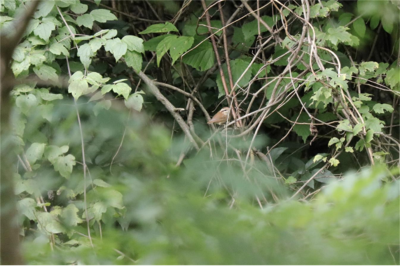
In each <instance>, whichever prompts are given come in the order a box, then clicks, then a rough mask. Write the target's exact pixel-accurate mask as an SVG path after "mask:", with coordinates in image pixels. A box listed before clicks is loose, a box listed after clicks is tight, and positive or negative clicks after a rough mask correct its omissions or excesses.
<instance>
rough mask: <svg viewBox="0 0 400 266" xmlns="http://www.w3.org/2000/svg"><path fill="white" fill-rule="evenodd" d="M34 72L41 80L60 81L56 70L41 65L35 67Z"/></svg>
mask: <svg viewBox="0 0 400 266" xmlns="http://www.w3.org/2000/svg"><path fill="white" fill-rule="evenodd" d="M33 72H35V74H36V75H38V77H39V78H40V79H41V80H51V81H54V82H57V81H58V75H57V73H56V70H55V69H54V68H52V67H50V66H47V65H41V66H37V67H34V68H33Z"/></svg>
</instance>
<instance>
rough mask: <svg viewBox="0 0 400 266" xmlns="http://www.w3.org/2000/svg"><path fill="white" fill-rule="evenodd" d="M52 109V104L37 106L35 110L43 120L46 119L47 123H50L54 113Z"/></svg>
mask: <svg viewBox="0 0 400 266" xmlns="http://www.w3.org/2000/svg"><path fill="white" fill-rule="evenodd" d="M60 96H61V95H60ZM53 108H54V104H41V105H39V106H38V108H37V110H38V111H39V113H40V115H41V116H42V117H43V118H44V119H46V120H47V121H49V122H52V119H53V113H54V111H53Z"/></svg>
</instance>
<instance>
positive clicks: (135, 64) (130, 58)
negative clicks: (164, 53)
mask: <svg viewBox="0 0 400 266" xmlns="http://www.w3.org/2000/svg"><path fill="white" fill-rule="evenodd" d="M124 58H125V63H126V65H127V66H129V67H132V68H133V69H134V70H135V71H136V72H137V73H139V72H140V70H142V61H143V57H142V55H141V54H139V53H137V52H135V51H132V52H131V51H127V52H126V54H125V56H124Z"/></svg>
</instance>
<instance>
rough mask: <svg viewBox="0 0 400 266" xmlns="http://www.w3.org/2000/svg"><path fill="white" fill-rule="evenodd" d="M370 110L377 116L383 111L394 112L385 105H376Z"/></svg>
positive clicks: (390, 107) (389, 106)
mask: <svg viewBox="0 0 400 266" xmlns="http://www.w3.org/2000/svg"><path fill="white" fill-rule="evenodd" d="M399 75H400V74H399ZM372 109H373V110H374V112H375V113H377V114H383V113H384V112H385V111H386V112H389V113H391V112H393V110H394V109H393V107H392V106H391V105H389V104H387V103H383V104H381V103H377V104H375V105H374V106H373V107H372Z"/></svg>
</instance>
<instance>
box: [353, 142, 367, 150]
mask: <svg viewBox="0 0 400 266" xmlns="http://www.w3.org/2000/svg"><path fill="white" fill-rule="evenodd" d="M355 148H356V150H358V151H363V150H364V148H365V141H364V140H363V139H360V140H359V141H357V143H356V146H355Z"/></svg>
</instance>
